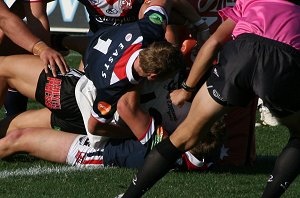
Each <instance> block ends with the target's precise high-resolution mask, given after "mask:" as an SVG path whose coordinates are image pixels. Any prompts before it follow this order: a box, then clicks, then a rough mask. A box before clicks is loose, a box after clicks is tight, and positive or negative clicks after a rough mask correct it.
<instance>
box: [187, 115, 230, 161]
mask: <svg viewBox="0 0 300 198" xmlns="http://www.w3.org/2000/svg"><path fill="white" fill-rule="evenodd" d="M225 132H226V131H225V123H224V121H223V118H222V119H220V120H219V121H217V122H215V123H214V124H213V126H212V127H211V129H210V131H209V133H207V134H206V136H205V137H203V138H201V140H200V142H199V143H198V144H197V145H196V146H195V147H194V148H192V149H191V150H190V152H191V153H192V154H193V155H194V156H195V157H196V158H198V159H202V158H203V157H209V158H213V157H216V156H218V153H219V152H220V148H221V146H222V144H223V142H224V140H225V137H226V133H225Z"/></svg>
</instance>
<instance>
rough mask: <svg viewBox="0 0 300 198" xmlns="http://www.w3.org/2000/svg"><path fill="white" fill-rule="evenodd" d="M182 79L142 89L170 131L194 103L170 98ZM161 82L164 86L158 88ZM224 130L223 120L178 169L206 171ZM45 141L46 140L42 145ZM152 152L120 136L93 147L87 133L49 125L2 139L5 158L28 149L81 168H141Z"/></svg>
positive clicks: (147, 104)
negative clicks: (178, 104) (180, 103)
mask: <svg viewBox="0 0 300 198" xmlns="http://www.w3.org/2000/svg"><path fill="white" fill-rule="evenodd" d="M178 80H179V78H171V79H167V80H165V81H163V82H157V83H148V82H147V81H145V82H144V83H143V85H142V86H141V88H140V92H141V96H142V98H143V102H142V104H141V106H142V108H144V109H149V108H155V109H156V110H157V113H158V114H160V116H161V119H162V125H163V126H164V127H165V129H166V130H167V131H174V130H175V128H176V127H177V126H178V125H179V124H180V123H181V121H182V120H183V119H184V118H185V117H186V115H187V113H188V111H189V108H190V103H186V104H185V105H184V106H183V107H182V108H178V107H176V106H174V105H172V103H171V101H170V98H169V92H170V91H171V90H173V89H174V88H176V87H177V86H178V85H180V83H178ZM157 85H160V86H159V88H158V89H157ZM27 116H29V114H27ZM18 122H19V120H18V117H16V118H14V119H13V120H12V121H11V123H10V124H11V125H15V123H18ZM114 123H115V124H117V125H120V126H124V123H123V122H122V120H121V119H120V117H119V116H118V114H117V113H116V115H115V116H114ZM15 127H16V126H15ZM124 127H126V126H124ZM10 128H13V127H10ZM223 130H224V126H223V125H222V123H221V122H220V123H216V125H215V127H214V128H213V129H212V130H211V135H210V137H208V138H206V139H205V140H201V143H199V144H198V145H197V147H196V149H193V150H191V151H189V152H186V153H184V154H183V155H182V158H181V159H180V160H178V161H177V162H176V163H175V165H174V168H176V169H179V170H194V171H196V170H197V171H206V170H208V168H211V167H212V165H213V164H214V156H215V154H217V155H218V153H219V149H220V146H221V143H222V139H223V138H222V136H223V135H224V131H223ZM41 142H43V144H42V145H41ZM149 146H150V145H149ZM148 151H149V147H145V146H144V145H142V144H140V143H139V142H138V141H136V140H134V139H120V138H118V139H109V140H108V141H107V142H106V143H105V144H101V145H100V146H99V147H97V148H93V147H91V146H90V143H89V140H88V137H87V136H86V135H78V134H74V133H67V132H63V131H56V130H53V129H46V128H26V129H19V130H13V131H9V132H8V135H7V136H5V137H4V138H2V139H1V140H0V158H1V159H2V158H5V157H7V156H9V155H11V154H14V153H17V152H26V153H29V154H30V155H32V156H35V157H38V158H42V159H44V160H49V161H52V162H58V163H67V164H69V165H72V166H76V167H80V168H83V167H94V168H102V167H126V168H139V167H141V166H142V164H143V162H144V158H145V156H146V155H147V153H148Z"/></svg>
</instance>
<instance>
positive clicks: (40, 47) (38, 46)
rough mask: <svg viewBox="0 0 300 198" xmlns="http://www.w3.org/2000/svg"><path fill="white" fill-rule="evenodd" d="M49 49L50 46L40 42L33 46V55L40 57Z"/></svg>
mask: <svg viewBox="0 0 300 198" xmlns="http://www.w3.org/2000/svg"><path fill="white" fill-rule="evenodd" d="M47 48H49V46H48V45H47V44H46V43H45V42H44V41H41V40H40V41H38V42H36V43H35V44H34V45H33V47H32V53H33V54H34V55H38V56H39V55H40V54H41V52H42V51H44V50H45V49H47Z"/></svg>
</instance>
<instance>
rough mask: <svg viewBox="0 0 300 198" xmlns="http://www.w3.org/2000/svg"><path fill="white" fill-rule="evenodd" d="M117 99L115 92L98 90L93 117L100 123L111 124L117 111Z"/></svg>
mask: <svg viewBox="0 0 300 198" xmlns="http://www.w3.org/2000/svg"><path fill="white" fill-rule="evenodd" d="M118 98H119V97H117V96H116V95H115V94H114V92H113V90H105V89H103V90H98V91H97V96H96V99H95V101H94V104H93V108H92V116H93V117H94V118H96V119H97V120H98V121H99V122H100V123H102V124H105V123H109V122H111V121H112V119H113V115H114V113H115V112H116V109H117V102H118V100H117V99H118Z"/></svg>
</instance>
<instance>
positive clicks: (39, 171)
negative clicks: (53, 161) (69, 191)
mask: <svg viewBox="0 0 300 198" xmlns="http://www.w3.org/2000/svg"><path fill="white" fill-rule="evenodd" d="M83 170H91V168H86V169H82V168H77V167H72V166H56V167H43V166H36V167H31V168H22V169H16V170H4V171H0V178H1V179H3V178H8V177H14V176H33V175H43V174H50V173H66V172H73V171H83Z"/></svg>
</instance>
